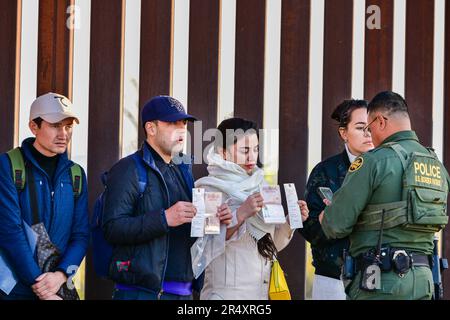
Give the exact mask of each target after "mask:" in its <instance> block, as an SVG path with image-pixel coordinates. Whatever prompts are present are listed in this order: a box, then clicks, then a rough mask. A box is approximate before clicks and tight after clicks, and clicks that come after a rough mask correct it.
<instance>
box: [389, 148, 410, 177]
mask: <svg viewBox="0 0 450 320" xmlns="http://www.w3.org/2000/svg"><path fill="white" fill-rule="evenodd" d="M388 147H389V148H391V149H392V150H394V152H395V153H396V154H397V156H398V158H399V159H400V161H401V162H402V167H403V170H406V166H407V165H408V158H409V155H408V152H406V150H405V148H403V147H402V146H401V145H400V144H398V143H392V144H389V145H388Z"/></svg>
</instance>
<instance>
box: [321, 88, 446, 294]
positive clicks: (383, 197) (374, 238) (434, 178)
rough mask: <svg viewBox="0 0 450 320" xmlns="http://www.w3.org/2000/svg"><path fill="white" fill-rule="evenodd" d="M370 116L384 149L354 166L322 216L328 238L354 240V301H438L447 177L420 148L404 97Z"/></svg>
mask: <svg viewBox="0 0 450 320" xmlns="http://www.w3.org/2000/svg"><path fill="white" fill-rule="evenodd" d="M367 112H368V125H367V126H366V127H365V128H364V129H365V131H368V132H370V133H371V135H372V141H373V143H374V145H375V146H376V149H374V150H372V151H369V152H368V153H365V154H363V155H362V156H360V157H358V158H357V159H356V160H355V161H354V162H353V163H352V165H351V166H350V168H349V172H348V174H347V176H346V178H345V180H344V183H343V185H342V188H341V189H339V190H338V192H336V194H335V195H334V197H333V201H332V204H331V205H330V206H329V207H327V208H326V209H325V211H324V213H322V214H321V216H320V217H319V220H320V221H321V223H322V228H323V232H324V233H325V235H326V236H327V237H328V238H333V239H335V238H343V237H346V236H349V238H350V249H349V255H348V256H344V260H345V265H344V278H345V279H347V280H351V281H346V284H347V286H346V293H347V296H348V298H350V299H386V300H388V299H392V300H394V299H401V300H406V299H430V298H431V297H432V294H433V279H432V273H431V269H430V267H431V264H432V258H431V255H432V253H433V238H434V233H435V232H438V231H439V230H441V229H442V228H443V227H444V226H445V225H446V224H447V222H448V217H447V212H446V205H447V194H448V188H449V187H448V186H449V185H448V183H449V182H448V181H449V179H448V174H447V171H446V169H445V168H444V166H443V165H442V163H441V162H440V161H439V160H438V159H437V156H436V155H435V153H434V152H433V151H432V150H431V149H427V148H425V147H424V146H422V145H421V144H420V143H419V140H418V138H417V136H416V134H415V132H414V131H412V130H411V123H410V118H409V114H408V109H407V105H406V101H405V100H404V99H403V98H402V97H401V96H400V95H398V94H396V93H393V92H382V93H379V94H378V95H377V96H375V97H374V98H373V100H372V101H371V102H370V104H369V107H368V110H367Z"/></svg>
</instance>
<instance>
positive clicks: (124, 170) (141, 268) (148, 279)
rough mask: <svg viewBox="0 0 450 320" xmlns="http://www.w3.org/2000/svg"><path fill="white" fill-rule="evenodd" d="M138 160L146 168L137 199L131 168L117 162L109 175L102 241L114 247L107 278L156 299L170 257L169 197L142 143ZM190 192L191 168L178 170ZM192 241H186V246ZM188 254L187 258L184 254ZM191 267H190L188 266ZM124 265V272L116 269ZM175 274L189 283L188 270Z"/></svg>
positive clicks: (127, 162)
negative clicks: (153, 294) (143, 183)
mask: <svg viewBox="0 0 450 320" xmlns="http://www.w3.org/2000/svg"><path fill="white" fill-rule="evenodd" d="M139 154H140V155H141V156H142V158H143V160H144V164H145V166H146V167H147V175H148V176H147V177H148V179H147V181H148V182H147V188H146V190H145V192H144V194H143V196H142V198H140V199H139V198H138V197H139V188H138V173H137V169H136V164H135V162H134V161H133V159H131V158H130V157H126V158H123V159H121V160H120V161H119V162H118V163H116V164H115V165H114V166H113V167H112V168H111V170H110V171H109V173H108V177H107V182H106V192H105V202H104V203H105V204H104V206H105V207H104V211H103V226H102V227H103V230H104V235H105V239H106V240H107V241H108V242H109V243H111V244H112V245H113V246H114V249H113V255H112V259H111V264H110V268H109V275H110V277H111V279H112V280H114V281H115V282H116V283H120V284H123V285H132V286H136V287H140V288H142V289H146V290H149V291H151V292H154V293H158V292H160V290H161V287H162V282H163V280H164V275H165V270H166V266H167V260H168V252H169V236H168V234H169V232H170V228H169V226H168V225H167V221H166V217H165V213H164V210H165V209H168V208H169V204H170V192H169V190H168V188H167V185H166V182H165V181H164V178H163V176H162V174H161V172H160V171H159V169H158V168H157V167H156V165H155V161H154V159H153V157H152V154H151V151H150V149H149V147H148V146H147V144H146V143H145V142H144V143H143V145H142V148H141V149H140V150H139ZM178 168H179V169H180V171H181V173H182V175H183V178H184V181H185V182H186V185H187V188H188V189H189V192H192V188H193V186H194V178H193V176H192V169H191V165H190V164H185V163H181V164H178ZM190 240H191V239H190V238H189V239H186V241H190ZM189 254H190V253H189ZM189 262H190V261H189ZM121 263H126V264H128V266H127V267H126V268H122V267H120V265H121ZM188 268H191V269H190V270H185V271H184V272H182V274H180V278H184V279H186V281H191V280H193V279H188V278H189V275H192V266H191V264H190V263H189V266H188Z"/></svg>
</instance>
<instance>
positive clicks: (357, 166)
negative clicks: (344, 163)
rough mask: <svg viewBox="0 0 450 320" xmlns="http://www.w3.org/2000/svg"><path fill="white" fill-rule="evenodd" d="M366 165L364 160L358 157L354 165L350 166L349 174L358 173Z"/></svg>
mask: <svg viewBox="0 0 450 320" xmlns="http://www.w3.org/2000/svg"><path fill="white" fill-rule="evenodd" d="M363 163H364V159H363V158H362V157H358V158H356V159H355V161H353V163H352V164H351V165H350V168H348V172H355V171H358V170H359V169H360V168H361V167H362V166H363Z"/></svg>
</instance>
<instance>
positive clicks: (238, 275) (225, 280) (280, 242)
mask: <svg viewBox="0 0 450 320" xmlns="http://www.w3.org/2000/svg"><path fill="white" fill-rule="evenodd" d="M205 189H206V191H208V188H205ZM213 191H216V190H213ZM223 198H226V197H225V196H224V197H223ZM271 236H272V239H273V240H274V243H275V246H276V248H277V250H278V251H281V250H282V249H284V248H285V247H286V246H287V245H288V244H289V242H290V240H291V239H292V236H293V232H292V231H291V228H290V226H289V224H288V223H285V224H283V225H277V226H276V228H275V231H274V234H271ZM270 271H271V262H270V261H266V260H265V259H264V258H263V257H262V256H261V255H260V254H259V252H258V247H257V244H256V242H255V240H254V239H253V238H252V237H251V236H250V234H249V232H248V231H247V230H246V226H245V223H244V224H243V225H242V226H241V227H240V228H239V230H237V231H236V232H235V234H234V235H233V236H232V238H231V239H230V240H228V241H227V242H226V246H225V252H224V253H222V254H221V255H220V256H218V257H216V258H215V259H214V260H213V261H212V262H211V263H210V264H209V265H208V266H207V267H206V270H205V282H204V285H203V289H202V291H201V294H200V299H201V300H217V299H219V300H220V299H224V300H267V299H268V294H269V282H270Z"/></svg>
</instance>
